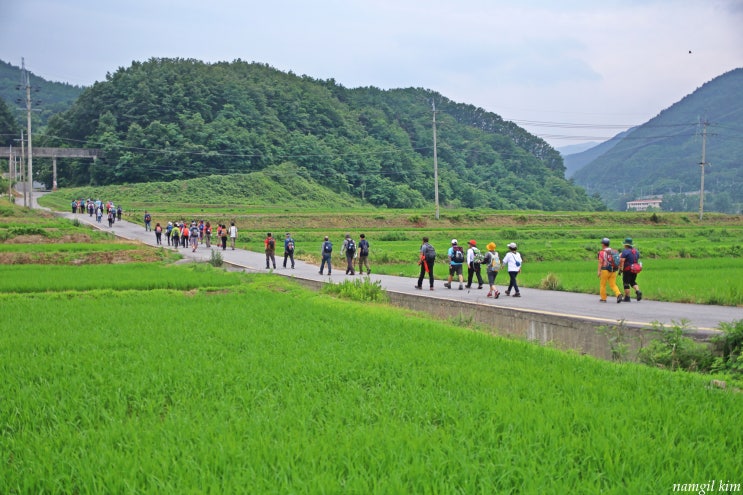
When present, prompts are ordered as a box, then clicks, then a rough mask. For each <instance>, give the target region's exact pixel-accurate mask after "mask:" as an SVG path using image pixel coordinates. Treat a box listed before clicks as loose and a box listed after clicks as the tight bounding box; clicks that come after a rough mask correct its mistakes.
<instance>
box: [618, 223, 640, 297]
mask: <svg viewBox="0 0 743 495" xmlns="http://www.w3.org/2000/svg"><path fill="white" fill-rule="evenodd" d="M640 270H642V263H640V253H639V251H637V249H635V248H634V247H632V238H631V237H627V238H626V239H625V240H624V249H623V250H622V253H621V254H620V255H619V274H620V275H621V276H622V284H623V285H624V302H630V297H629V293H630V289H635V297H636V298H637V302H640V301H642V291H641V290H640V286H639V285H637V274H638V273H640Z"/></svg>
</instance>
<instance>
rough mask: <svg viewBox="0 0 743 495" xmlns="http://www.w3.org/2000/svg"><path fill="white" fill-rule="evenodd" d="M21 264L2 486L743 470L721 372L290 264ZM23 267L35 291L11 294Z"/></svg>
mask: <svg viewBox="0 0 743 495" xmlns="http://www.w3.org/2000/svg"><path fill="white" fill-rule="evenodd" d="M5 268H6V267H3V268H2V269H3V274H4V275H5V276H4V277H3V278H7V279H10V282H9V283H8V284H6V285H5V286H4V287H2V290H1V292H0V304H1V305H2V308H3V310H2V312H1V313H0V319H1V321H2V329H3V330H2V333H1V334H0V335H1V337H0V367H1V368H2V376H3V380H2V381H0V428H1V433H0V452H1V453H2V456H3V458H2V461H3V462H2V464H0V492H1V493H14V494H15V493H17V494H25V493H52V494H54V493H80V494H85V493H91V494H92V493H158V494H162V493H215V494H216V493H219V494H222V493H282V494H283V493H365V494H366V493H488V494H489V493H584V494H595V493H617V494H619V493H621V494H625V493H671V492H673V491H674V489H673V487H674V484H680V483H694V482H698V483H704V482H707V481H708V480H711V479H722V480H725V481H729V482H734V483H735V482H738V483H739V482H741V481H743V480H741V476H742V475H743V472H741V466H743V432H742V431H741V429H740V424H741V422H742V421H743V395H742V394H740V393H735V392H733V391H731V390H720V389H716V388H710V387H709V386H708V385H709V378H708V377H706V378H705V377H702V376H700V375H695V374H687V373H669V372H667V371H661V370H656V369H652V368H647V367H643V366H640V365H634V364H616V363H610V362H602V361H597V360H595V359H592V358H589V357H586V356H578V355H575V354H570V353H567V354H566V353H564V352H561V351H558V350H555V349H550V348H544V347H538V346H535V345H533V344H529V343H526V342H521V341H512V340H504V339H499V338H494V337H492V336H490V335H486V334H484V333H481V332H477V331H473V330H472V329H469V328H462V327H457V326H454V325H452V324H447V323H446V322H441V321H435V320H432V319H430V318H427V317H424V316H422V315H418V314H414V313H411V312H407V311H403V310H399V309H394V308H391V307H388V306H385V305H377V304H369V303H366V304H361V303H355V302H351V301H346V300H339V299H335V298H332V297H329V296H327V295H323V294H319V293H315V292H310V291H308V290H305V289H302V288H300V287H299V286H297V285H295V284H293V283H292V282H291V281H290V280H284V279H282V278H280V277H272V276H270V275H250V276H249V275H245V274H236V273H224V272H221V271H219V270H217V269H212V268H211V267H208V268H207V267H187V266H178V267H174V266H167V265H165V264H162V263H150V264H149V265H148V266H147V270H144V271H143V268H142V267H140V266H131V267H129V266H128V265H127V266H124V267H111V266H105V265H98V266H94V267H87V268H88V269H89V270H90V271H87V272H80V274H79V275H72V274H70V273H65V272H64V271H60V272H58V273H55V274H54V276H55V278H56V277H65V276H69V277H70V280H74V281H75V282H76V283H79V282H80V280H81V278H79V277H82V278H91V279H95V280H96V283H95V287H89V288H86V289H85V290H75V289H71V290H70V289H67V288H65V287H63V286H52V287H48V288H44V287H43V285H42V284H40V283H37V282H35V281H34V280H41V279H43V277H44V272H43V271H41V270H35V269H31V270H29V271H27V272H25V273H24V272H23V271H22V270H21V271H17V272H12V271H5ZM77 268H79V267H73V269H77ZM127 268H130V269H131V274H130V275H127V274H126V271H127V270H126V269H127ZM144 272H147V274H145V273H144ZM135 274H136V275H135ZM21 279H25V280H23V283H25V286H26V287H27V290H26V291H24V292H22V293H20V292H18V291H13V290H10V289H9V287H13V286H14V285H15V284H20V283H21V282H22V280H21ZM161 279H167V280H181V281H182V282H180V285H174V286H168V287H161V286H158V285H157V283H156V281H158V280H161ZM137 280H140V281H141V282H140V283H137V282H136V281H137Z"/></svg>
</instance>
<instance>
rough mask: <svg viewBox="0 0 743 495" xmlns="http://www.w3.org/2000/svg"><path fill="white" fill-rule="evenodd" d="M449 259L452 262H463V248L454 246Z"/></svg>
mask: <svg viewBox="0 0 743 495" xmlns="http://www.w3.org/2000/svg"><path fill="white" fill-rule="evenodd" d="M451 260H452V262H453V263H464V250H463V249H462V248H461V247H459V246H454V248H453V252H452V253H451Z"/></svg>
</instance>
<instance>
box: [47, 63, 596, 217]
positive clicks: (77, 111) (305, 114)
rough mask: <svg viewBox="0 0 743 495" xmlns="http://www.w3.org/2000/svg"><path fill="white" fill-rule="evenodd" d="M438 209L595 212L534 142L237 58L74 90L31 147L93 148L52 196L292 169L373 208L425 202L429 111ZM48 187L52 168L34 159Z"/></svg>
mask: <svg viewBox="0 0 743 495" xmlns="http://www.w3.org/2000/svg"><path fill="white" fill-rule="evenodd" d="M432 101H435V103H436V108H437V115H436V120H437V125H438V127H437V129H438V131H437V133H438V136H437V137H438V146H437V152H438V166H439V167H438V171H439V194H440V202H441V204H442V205H451V206H465V207H490V208H498V209H526V208H528V209H542V210H597V209H604V208H605V207H604V205H603V204H602V203H601V202H600V200H599V199H598V198H591V197H589V196H588V195H587V194H586V193H585V191H584V190H583V189H581V188H580V187H577V186H575V185H574V184H572V183H571V182H569V181H567V180H566V179H565V177H564V172H565V169H564V167H563V163H562V158H561V157H560V155H559V153H557V151H555V150H554V149H552V148H551V147H550V146H549V145H548V144H547V143H546V142H545V141H543V140H541V139H539V138H537V137H535V136H533V135H531V134H529V133H528V132H526V131H525V130H523V129H521V128H520V127H518V126H516V125H515V124H513V123H511V122H506V121H504V120H503V119H501V118H500V117H499V116H498V115H495V114H492V113H489V112H486V111H485V110H483V109H481V108H476V107H474V106H471V105H465V104H461V103H456V102H453V101H451V100H449V99H447V98H446V97H444V96H442V95H440V94H438V93H436V92H433V91H430V90H425V89H420V88H417V89H414V88H408V89H396V90H388V91H383V90H380V89H377V88H356V89H347V88H345V87H343V86H341V85H338V84H336V83H335V81H333V80H332V79H331V80H316V79H312V78H310V77H308V76H301V77H300V76H297V75H295V74H292V73H283V72H281V71H278V70H276V69H273V68H271V67H269V66H267V65H264V64H256V63H246V62H243V61H240V60H238V61H235V62H230V63H227V62H222V63H215V64H207V63H203V62H199V61H196V60H182V59H177V60H172V59H151V60H149V61H147V62H142V63H140V62H137V63H134V64H133V65H132V66H131V67H129V68H121V69H119V70H118V71H116V72H115V73H113V74H111V75H109V76H108V77H107V80H106V81H103V82H98V83H96V84H94V85H93V86H92V87H90V88H87V89H86V90H85V91H84V92H83V93H82V95H81V96H80V98H79V99H78V100H77V101H76V102H75V104H74V105H73V106H72V108H71V109H70V110H68V111H66V112H64V113H62V114H60V115H58V116H56V117H55V118H53V119H52V120H51V121H50V124H49V128H48V131H47V137H46V138H41V139H40V140H38V141H39V144H38V145H39V146H43V145H47V146H70V147H73V146H75V147H76V146H80V145H84V146H87V147H94V148H101V149H103V150H104V152H105V158H104V159H102V160H98V161H97V162H95V163H94V164H91V163H90V162H72V163H70V162H65V163H64V165H61V166H60V167H59V176H58V183H59V185H60V186H61V187H69V186H76V185H89V184H93V185H105V184H121V183H136V182H151V181H164V182H167V181H172V180H182V179H189V178H197V177H205V176H212V175H224V174H233V173H249V172H254V171H259V170H263V169H264V168H266V167H269V166H273V165H278V164H281V163H285V162H291V163H294V164H296V165H297V166H299V167H302V168H303V169H304V170H306V171H307V173H308V174H309V176H310V177H311V178H312V179H313V180H314V181H316V182H317V183H318V184H320V185H321V186H324V187H327V188H329V189H331V190H332V191H334V192H336V193H347V194H351V195H352V196H354V197H356V198H359V199H361V198H364V200H365V201H367V202H369V203H371V204H373V205H378V206H382V205H385V206H389V207H396V208H416V207H422V206H423V205H426V204H430V203H431V202H432V201H433V199H434V180H433V175H434V171H433V151H434V150H433V131H432V116H433V115H432V110H431V103H432ZM34 165H35V168H34V170H35V171H36V172H37V174H38V176H37V180H41V181H42V182H46V183H51V165H50V163H46V162H45V161H43V160H39V161H38V163H36V162H35V163H34Z"/></svg>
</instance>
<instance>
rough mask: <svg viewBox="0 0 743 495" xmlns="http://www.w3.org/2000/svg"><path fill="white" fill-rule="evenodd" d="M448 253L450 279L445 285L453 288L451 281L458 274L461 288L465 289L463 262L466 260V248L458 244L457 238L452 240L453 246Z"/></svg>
mask: <svg viewBox="0 0 743 495" xmlns="http://www.w3.org/2000/svg"><path fill="white" fill-rule="evenodd" d="M446 255H447V257H448V258H449V279H448V280H447V282H446V283H445V284H444V287H446V288H447V289H451V281H452V279H453V278H454V275H457V276H458V277H459V290H464V277H462V264H464V260H465V256H464V249H462V248H461V247H460V246H459V245H458V244H457V240H456V239H452V240H451V247H450V248H449V251H447V253H446Z"/></svg>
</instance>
